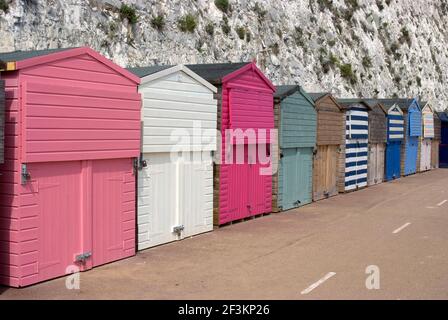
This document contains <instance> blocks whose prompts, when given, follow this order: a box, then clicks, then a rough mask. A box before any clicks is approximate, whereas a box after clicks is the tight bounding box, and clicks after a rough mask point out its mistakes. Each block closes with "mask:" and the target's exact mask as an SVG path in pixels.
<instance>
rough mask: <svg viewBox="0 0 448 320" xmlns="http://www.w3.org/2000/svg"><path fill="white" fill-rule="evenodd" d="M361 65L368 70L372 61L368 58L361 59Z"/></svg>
mask: <svg viewBox="0 0 448 320" xmlns="http://www.w3.org/2000/svg"><path fill="white" fill-rule="evenodd" d="M362 65H363V67H364V68H366V69H369V68H371V67H372V59H370V57H369V56H365V57H364V58H362Z"/></svg>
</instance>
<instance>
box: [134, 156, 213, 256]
mask: <svg viewBox="0 0 448 320" xmlns="http://www.w3.org/2000/svg"><path fill="white" fill-rule="evenodd" d="M143 159H144V160H146V162H147V164H148V166H147V167H146V168H143V169H142V170H141V171H140V172H139V177H138V215H137V223H138V250H142V249H146V248H149V247H153V246H156V245H160V244H164V243H168V242H171V241H175V240H180V239H183V238H184V237H188V236H192V235H195V234H199V233H203V232H207V231H211V230H212V229H213V169H212V159H211V154H210V151H204V152H185V153H183V154H174V153H168V152H152V153H144V154H143ZM175 226H183V227H184V230H183V231H182V232H181V233H180V234H177V233H175V232H173V227H175Z"/></svg>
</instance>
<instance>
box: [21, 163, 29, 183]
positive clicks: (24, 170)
mask: <svg viewBox="0 0 448 320" xmlns="http://www.w3.org/2000/svg"><path fill="white" fill-rule="evenodd" d="M21 177H22V185H23V184H26V183H27V181H28V180H30V179H31V175H30V173H29V172H28V168H27V166H26V164H25V163H24V164H22V171H21Z"/></svg>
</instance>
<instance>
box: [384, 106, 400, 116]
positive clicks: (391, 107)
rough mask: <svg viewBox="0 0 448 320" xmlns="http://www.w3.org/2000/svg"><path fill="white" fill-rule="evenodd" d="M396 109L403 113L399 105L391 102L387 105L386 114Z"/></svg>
mask: <svg viewBox="0 0 448 320" xmlns="http://www.w3.org/2000/svg"><path fill="white" fill-rule="evenodd" d="M394 109H397V111H398V112H399V113H400V114H401V115H403V110H401V108H400V106H399V105H398V104H393V105H392V106H390V107H388V109H387V114H389V113H390V112H391V111H392V110H394Z"/></svg>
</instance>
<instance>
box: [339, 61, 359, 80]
mask: <svg viewBox="0 0 448 320" xmlns="http://www.w3.org/2000/svg"><path fill="white" fill-rule="evenodd" d="M339 70H340V72H341V76H342V77H343V78H344V79H347V80H349V81H350V82H351V83H352V84H354V83H356V75H355V73H354V72H353V68H352V65H351V64H350V63H345V64H341V65H339Z"/></svg>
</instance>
